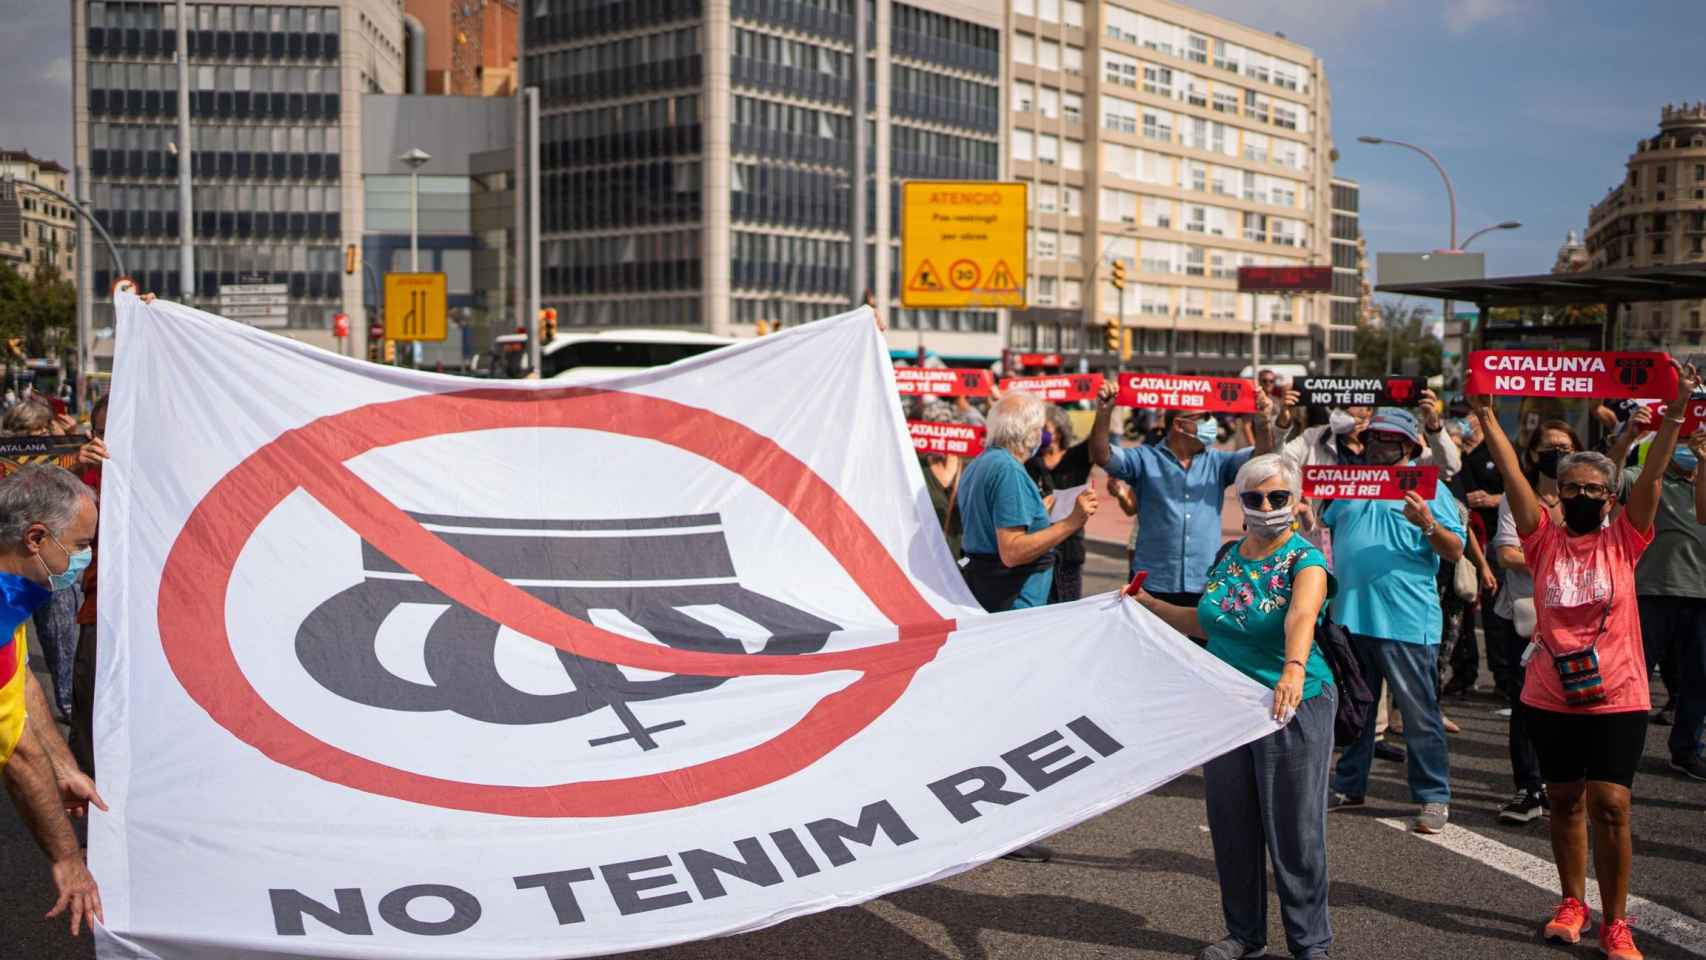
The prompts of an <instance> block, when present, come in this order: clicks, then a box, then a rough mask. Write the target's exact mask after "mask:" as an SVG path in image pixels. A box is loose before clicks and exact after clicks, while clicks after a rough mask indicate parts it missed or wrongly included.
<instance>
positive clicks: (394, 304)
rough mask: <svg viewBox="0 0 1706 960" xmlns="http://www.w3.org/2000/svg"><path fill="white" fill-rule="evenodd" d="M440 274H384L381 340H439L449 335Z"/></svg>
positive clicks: (443, 289) (446, 302)
mask: <svg viewBox="0 0 1706 960" xmlns="http://www.w3.org/2000/svg"><path fill="white" fill-rule="evenodd" d="M448 307H449V302H448V299H447V298H446V296H445V287H444V274H442V273H387V274H386V275H385V339H387V340H443V339H445V338H446V337H448V336H449V335H450V325H449V323H448V322H447V320H448V318H447V317H446V313H447V311H448Z"/></svg>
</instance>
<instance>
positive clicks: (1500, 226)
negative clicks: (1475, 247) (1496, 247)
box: [1444, 220, 1522, 376]
mask: <svg viewBox="0 0 1706 960" xmlns="http://www.w3.org/2000/svg"><path fill="white" fill-rule="evenodd" d="M1521 228H1522V223H1521V222H1519V221H1516V220H1506V221H1504V222H1503V223H1493V224H1488V225H1487V226H1485V227H1482V228H1481V229H1479V230H1476V231H1475V232H1474V233H1471V234H1470V235H1469V236H1468V237H1466V238H1464V241H1463V246H1462V247H1460V248H1459V249H1458V250H1455V251H1452V252H1454V253H1461V252H1463V251H1464V250H1468V249H1469V245H1470V244H1471V243H1474V242H1475V238H1476V237H1479V236H1480V235H1481V234H1483V233H1491V232H1493V231H1494V230H1520V229H1521ZM1451 304H1452V301H1450V300H1447V301H1446V302H1445V305H1444V309H1445V320H1446V322H1447V323H1449V322H1451V310H1450V307H1451ZM1478 323H1480V324H1481V325H1483V326H1484V325H1485V324H1486V318H1485V317H1481V318H1479V319H1478ZM1457 336H1458V339H1459V342H1460V345H1461V348H1462V349H1460V350H1459V351H1458V352H1459V353H1460V354H1461V357H1460V359H1461V360H1462V362H1463V363H1465V364H1467V363H1468V358H1469V337H1468V335H1467V331H1463V330H1459V331H1458V334H1457ZM1465 370H1467V367H1465ZM1465 376H1467V374H1465Z"/></svg>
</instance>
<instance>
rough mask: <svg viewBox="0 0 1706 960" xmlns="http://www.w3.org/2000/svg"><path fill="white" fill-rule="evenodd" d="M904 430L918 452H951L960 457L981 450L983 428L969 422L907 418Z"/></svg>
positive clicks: (974, 454) (970, 455)
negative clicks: (940, 421)
mask: <svg viewBox="0 0 1706 960" xmlns="http://www.w3.org/2000/svg"><path fill="white" fill-rule="evenodd" d="M906 431H907V433H909V434H911V435H912V447H913V449H915V450H917V451H918V452H919V453H951V454H956V455H958V456H962V457H975V456H977V455H978V454H980V453H982V452H983V428H982V427H976V426H972V425H971V424H969V423H935V422H933V421H929V420H908V421H906Z"/></svg>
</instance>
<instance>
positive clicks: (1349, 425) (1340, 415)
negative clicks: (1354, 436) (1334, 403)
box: [1327, 410, 1357, 437]
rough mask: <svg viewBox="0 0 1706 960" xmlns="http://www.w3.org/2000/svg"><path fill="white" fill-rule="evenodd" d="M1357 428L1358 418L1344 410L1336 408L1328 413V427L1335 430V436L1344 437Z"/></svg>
mask: <svg viewBox="0 0 1706 960" xmlns="http://www.w3.org/2000/svg"><path fill="white" fill-rule="evenodd" d="M1356 428H1357V418H1356V417H1353V416H1351V415H1350V414H1348V413H1346V412H1345V411H1343V410H1334V411H1333V412H1332V413H1329V414H1327V429H1329V430H1331V431H1333V436H1335V437H1342V436H1344V435H1345V434H1347V433H1350V432H1351V431H1353V430H1355V429H1356Z"/></svg>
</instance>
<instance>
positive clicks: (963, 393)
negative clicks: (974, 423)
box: [894, 367, 995, 397]
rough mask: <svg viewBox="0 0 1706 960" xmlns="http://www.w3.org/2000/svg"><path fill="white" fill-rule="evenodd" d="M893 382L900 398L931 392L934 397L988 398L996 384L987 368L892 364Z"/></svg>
mask: <svg viewBox="0 0 1706 960" xmlns="http://www.w3.org/2000/svg"><path fill="white" fill-rule="evenodd" d="M894 383H895V386H896V387H897V388H899V390H900V395H901V396H903V397H911V396H917V395H919V394H930V395H931V396H937V397H987V396H989V391H990V388H991V387H993V386H994V385H995V376H994V374H991V373H990V372H989V371H988V370H957V369H949V368H947V367H895V368H894Z"/></svg>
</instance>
